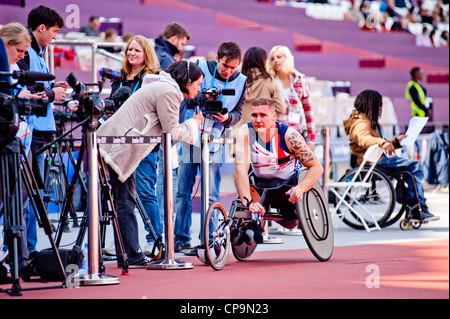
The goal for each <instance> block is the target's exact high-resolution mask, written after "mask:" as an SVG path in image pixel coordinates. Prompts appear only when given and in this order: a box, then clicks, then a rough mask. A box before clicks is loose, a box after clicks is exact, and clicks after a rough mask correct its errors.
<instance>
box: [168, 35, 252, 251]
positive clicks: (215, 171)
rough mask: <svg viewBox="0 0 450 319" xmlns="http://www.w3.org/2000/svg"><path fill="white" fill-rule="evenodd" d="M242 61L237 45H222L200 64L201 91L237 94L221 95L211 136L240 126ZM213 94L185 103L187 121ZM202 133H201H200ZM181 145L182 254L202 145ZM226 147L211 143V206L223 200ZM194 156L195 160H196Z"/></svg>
mask: <svg viewBox="0 0 450 319" xmlns="http://www.w3.org/2000/svg"><path fill="white" fill-rule="evenodd" d="M241 60H242V52H241V48H240V47H239V45H238V44H236V43H234V42H224V43H222V44H221V45H220V46H219V48H218V50H217V56H216V59H215V60H210V61H206V60H199V61H198V62H197V63H198V65H199V66H200V68H201V69H202V70H203V72H204V73H205V79H204V80H203V83H202V89H204V90H212V91H219V90H220V91H222V90H224V89H234V91H235V93H234V95H232V96H231V95H230V96H228V95H227V96H223V95H222V96H220V98H219V99H220V100H221V102H222V105H223V111H222V112H218V113H216V114H212V115H211V116H208V117H207V118H206V119H205V123H204V125H202V127H201V131H204V132H208V133H211V136H214V137H220V136H222V135H223V134H224V131H225V129H226V128H229V127H233V126H234V125H235V124H237V123H238V122H239V121H240V119H241V116H242V108H243V105H244V102H245V97H246V90H247V84H246V81H247V77H246V76H244V75H243V74H241V73H240V72H239V71H237V68H238V66H239V64H240V63H241ZM212 99H213V97H212V96H211V95H210V94H200V95H198V96H197V97H196V98H195V99H194V100H193V101H192V100H191V101H189V100H188V101H186V104H187V108H188V110H187V112H186V118H189V117H190V116H192V114H194V110H193V108H194V106H195V105H200V107H201V109H202V110H203V111H204V105H205V101H206V100H212ZM200 133H201V132H200ZM181 144H182V146H181V147H182V155H181V156H180V158H179V161H180V164H179V167H178V176H183V178H182V179H179V181H178V185H177V195H176V200H175V211H176V220H175V229H174V230H175V251H176V252H179V251H182V250H184V249H188V248H190V247H191V244H190V240H191V235H190V225H191V212H192V206H191V202H192V189H193V186H194V183H195V176H196V175H197V169H198V167H199V163H200V161H199V160H198V158H199V154H200V149H199V147H200V142H199V141H197V143H196V145H195V146H197V147H192V148H191V147H190V146H189V145H186V144H185V143H181ZM223 149H224V147H223V146H221V145H218V144H211V160H212V163H211V164H210V185H209V193H210V198H209V200H210V203H211V202H214V201H219V199H220V193H219V188H220V182H221V172H220V171H221V167H222V161H223V159H222V156H223ZM187 156H189V157H187ZM194 157H195V158H196V159H194Z"/></svg>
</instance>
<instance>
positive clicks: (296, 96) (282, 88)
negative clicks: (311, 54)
mask: <svg viewBox="0 0 450 319" xmlns="http://www.w3.org/2000/svg"><path fill="white" fill-rule="evenodd" d="M277 80H278V83H280V87H281V92H282V93H283V97H284V100H285V101H286V102H287V103H288V104H289V105H290V106H292V104H291V102H290V101H289V100H290V99H289V97H288V96H287V95H286V91H285V90H284V87H283V84H282V83H281V81H280V78H279V77H278V76H277ZM289 82H290V84H291V87H290V89H291V92H292V94H293V96H294V97H295V99H296V100H297V104H298V105H299V106H300V105H301V104H300V99H299V97H298V94H297V92H295V89H294V84H293V83H292V81H291V76H289Z"/></svg>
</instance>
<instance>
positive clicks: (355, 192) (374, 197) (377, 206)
mask: <svg viewBox="0 0 450 319" xmlns="http://www.w3.org/2000/svg"><path fill="white" fill-rule="evenodd" d="M356 172H357V169H352V170H351V171H349V172H347V173H346V174H345V175H344V176H342V178H341V179H340V180H339V181H340V182H342V181H350V180H352V178H353V176H354V175H355V173H356ZM367 173H368V169H367V168H363V169H362V170H361V173H360V176H359V177H358V179H357V180H356V182H360V181H362V179H363V178H364V177H365V176H366V174H367ZM368 181H370V182H371V187H369V188H355V189H352V190H351V192H352V197H353V198H356V201H357V202H356V201H354V202H353V203H352V202H350V204H351V205H352V206H353V207H358V206H359V205H362V206H364V208H365V209H366V210H367V211H369V212H370V214H371V215H372V216H373V217H374V218H375V220H376V221H377V223H378V225H379V226H380V227H382V228H383V227H386V226H388V225H390V224H391V223H389V224H387V223H386V222H387V221H389V218H390V217H391V214H392V212H393V211H394V208H395V206H396V195H395V189H394V186H393V185H392V183H391V181H390V179H389V177H388V176H387V175H386V174H385V173H383V172H382V171H380V170H378V169H376V168H375V169H374V170H373V171H372V175H371V176H370V178H369V180H368ZM338 214H342V215H343V216H344V218H343V219H342V221H343V222H344V223H345V224H347V225H348V226H350V227H352V228H355V229H365V227H364V224H363V222H362V221H361V219H360V217H358V216H356V215H355V214H354V213H353V212H352V211H351V210H349V208H348V207H346V206H345V205H341V207H340V208H339V210H338ZM363 218H364V221H365V223H366V224H367V226H368V227H373V226H374V222H373V220H372V219H371V218H368V216H367V218H365V217H363Z"/></svg>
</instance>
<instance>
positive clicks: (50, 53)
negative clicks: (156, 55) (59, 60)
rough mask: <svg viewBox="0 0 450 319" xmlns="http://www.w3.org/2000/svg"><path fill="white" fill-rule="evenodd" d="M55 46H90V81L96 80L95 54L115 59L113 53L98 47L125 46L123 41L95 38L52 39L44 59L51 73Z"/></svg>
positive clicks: (53, 70) (53, 71)
mask: <svg viewBox="0 0 450 319" xmlns="http://www.w3.org/2000/svg"><path fill="white" fill-rule="evenodd" d="M55 46H71V47H79V46H82V47H90V48H91V59H92V61H91V62H92V82H97V73H98V72H97V65H96V62H95V54H96V53H101V54H103V55H106V56H108V57H109V58H113V59H116V60H117V57H115V56H114V55H113V54H110V53H109V52H107V51H105V50H102V49H99V48H105V47H108V48H114V47H125V46H126V43H124V42H98V41H96V40H54V41H52V42H50V44H49V46H48V50H47V51H46V59H47V60H48V64H47V65H48V66H49V71H50V73H51V74H54V73H55Z"/></svg>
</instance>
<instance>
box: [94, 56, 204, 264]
mask: <svg viewBox="0 0 450 319" xmlns="http://www.w3.org/2000/svg"><path fill="white" fill-rule="evenodd" d="M188 74H189V76H188ZM203 76H204V75H203V72H202V70H201V69H200V68H199V67H198V66H197V65H196V64H194V63H189V64H188V63H187V62H185V61H180V62H176V63H174V64H173V65H171V66H170V67H168V68H167V69H166V71H162V72H161V73H160V79H159V81H156V82H154V83H151V84H149V85H146V86H144V87H142V88H141V89H140V90H138V91H137V92H136V93H135V94H133V95H132V96H130V98H129V99H128V100H127V101H126V102H125V103H124V104H123V105H122V107H121V108H120V109H119V110H118V111H117V112H116V113H115V114H114V115H113V116H111V118H110V119H108V120H107V121H106V122H105V123H104V124H103V125H102V126H101V127H100V129H99V130H98V135H99V136H160V135H161V133H163V132H170V133H171V134H172V139H173V140H181V141H184V142H186V143H195V142H196V140H197V138H198V126H199V125H201V124H203V116H202V115H201V114H194V115H193V116H192V119H189V120H187V121H185V122H183V123H181V124H179V108H180V104H181V101H182V100H183V97H187V98H193V97H194V96H195V95H196V94H197V93H198V92H200V86H201V83H202V81H203ZM155 146H156V145H155V144H102V145H100V154H101V156H102V157H103V158H104V159H105V162H106V163H107V164H108V166H109V173H110V178H111V186H112V193H113V196H114V201H115V205H116V211H117V216H118V222H119V227H120V231H121V234H122V238H123V243H124V247H125V251H126V253H127V255H128V258H129V264H130V267H131V268H136V267H146V265H147V263H149V262H150V259H148V258H147V257H145V256H144V254H143V253H142V252H141V251H140V249H139V235H138V225H137V221H136V217H135V215H134V209H135V207H136V202H135V192H136V182H135V170H136V168H137V167H138V165H139V163H140V162H141V161H142V160H143V159H144V158H145V157H146V156H147V155H148V154H149V153H150V152H151V151H152V150H153V149H154V148H155ZM153 174H156V171H155V172H153Z"/></svg>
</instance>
